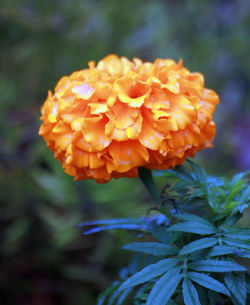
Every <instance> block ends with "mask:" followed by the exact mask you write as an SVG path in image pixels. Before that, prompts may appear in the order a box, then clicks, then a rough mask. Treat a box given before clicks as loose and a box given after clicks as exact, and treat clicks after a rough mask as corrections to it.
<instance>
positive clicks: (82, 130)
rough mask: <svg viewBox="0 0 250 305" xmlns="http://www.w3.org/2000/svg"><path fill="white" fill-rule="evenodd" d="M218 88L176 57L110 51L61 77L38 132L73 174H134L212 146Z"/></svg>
mask: <svg viewBox="0 0 250 305" xmlns="http://www.w3.org/2000/svg"><path fill="white" fill-rule="evenodd" d="M218 102H219V98H218V96H217V94H216V93H215V92H214V91H212V90H209V89H206V88H204V78H203V75H202V74H200V73H191V72H190V71H189V70H187V69H186V68H184V67H183V65H182V61H181V60H180V61H179V62H178V63H176V62H175V61H173V60H171V59H156V60H155V62H154V63H150V62H145V63H143V62H142V61H141V60H140V59H138V58H134V59H133V61H129V60H128V59H127V58H125V57H121V58H118V57H117V56H116V55H109V56H107V57H105V58H104V59H103V60H101V61H99V62H98V64H97V65H96V66H95V63H94V62H93V61H91V62H89V69H84V70H81V71H76V72H74V73H72V74H71V75H70V76H65V77H63V78H61V80H60V81H59V82H58V84H57V86H56V87H55V93H54V94H52V92H51V91H49V93H48V97H47V99H46V101H45V103H44V105H43V107H42V110H41V111H42V117H41V120H42V121H43V124H42V125H41V127H40V131H39V134H40V135H42V136H43V138H44V140H45V141H46V143H47V145H48V147H49V148H50V150H51V151H53V152H55V158H56V159H58V160H59V161H60V162H61V164H62V166H63V168H64V170H65V172H66V173H67V174H69V175H71V176H74V177H75V180H84V179H87V178H91V179H95V180H96V181H97V182H99V183H105V182H107V181H109V180H110V179H111V178H112V177H114V178H119V177H137V175H138V167H146V168H149V169H154V168H156V169H168V168H170V167H175V166H176V165H178V164H182V163H183V162H184V161H185V159H186V158H187V157H188V156H191V157H193V156H194V155H195V153H196V152H197V151H198V150H201V149H203V148H206V147H212V141H213V138H214V135H215V124H214V122H213V120H212V114H213V112H214V110H215V105H216V104H218Z"/></svg>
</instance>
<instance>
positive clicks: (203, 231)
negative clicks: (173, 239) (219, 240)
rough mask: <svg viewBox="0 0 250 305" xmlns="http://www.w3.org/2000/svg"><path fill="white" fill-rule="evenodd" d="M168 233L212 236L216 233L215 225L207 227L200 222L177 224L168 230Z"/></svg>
mask: <svg viewBox="0 0 250 305" xmlns="http://www.w3.org/2000/svg"><path fill="white" fill-rule="evenodd" d="M168 231H179V232H189V233H195V234H200V235H210V234H214V233H215V232H216V230H215V228H214V226H213V225H207V224H203V223H200V222H191V221H190V222H183V223H177V224H174V225H172V226H170V227H169V228H168Z"/></svg>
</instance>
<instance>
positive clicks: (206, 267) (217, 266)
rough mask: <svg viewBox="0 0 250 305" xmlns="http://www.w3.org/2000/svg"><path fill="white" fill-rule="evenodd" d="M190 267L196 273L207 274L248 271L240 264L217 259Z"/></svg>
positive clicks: (192, 264)
mask: <svg viewBox="0 0 250 305" xmlns="http://www.w3.org/2000/svg"><path fill="white" fill-rule="evenodd" d="M188 267H189V268H191V269H193V270H196V271H205V272H231V271H246V270H247V269H246V268H245V267H243V266H241V265H239V264H236V263H233V262H230V261H225V260H224V261H223V260H220V261H218V260H215V259H206V260H200V261H196V262H192V263H190V264H188Z"/></svg>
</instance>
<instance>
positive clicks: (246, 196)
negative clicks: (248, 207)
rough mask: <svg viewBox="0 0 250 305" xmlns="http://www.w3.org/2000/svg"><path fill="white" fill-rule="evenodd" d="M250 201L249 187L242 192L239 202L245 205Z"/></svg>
mask: <svg viewBox="0 0 250 305" xmlns="http://www.w3.org/2000/svg"><path fill="white" fill-rule="evenodd" d="M248 200H250V185H249V186H248V187H247V188H246V189H245V190H244V191H243V192H242V194H241V197H240V202H241V203H245V202H247V201H248Z"/></svg>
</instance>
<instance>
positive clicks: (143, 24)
mask: <svg viewBox="0 0 250 305" xmlns="http://www.w3.org/2000/svg"><path fill="white" fill-rule="evenodd" d="M249 37H250V1H247V0H246V1H244V0H238V1H236V0H225V1H222V0H220V1H219V0H217V1H212V0H203V1H198V0H197V1H194V0H186V1H182V0H178V1H176V0H172V1H171V0H169V1H167V0H165V1H163V0H162V1H157V0H156V1H153V0H148V1H143V0H137V1H132V0H127V1H119V0H106V1H97V0H60V1H59V0H54V1H51V0H36V1H35V0H33V1H32V0H30V1H29V0H22V1H17V0H11V1H9V0H1V1H0V58H1V62H0V64H1V68H0V170H1V174H0V209H1V210H0V228H1V231H0V240H1V243H0V300H1V301H0V302H1V304H2V305H5V304H6V305H12V304H19V305H52V304H53V305H68V304H70V305H80V304H82V305H92V304H95V299H96V296H97V294H98V293H99V292H100V291H101V290H102V289H104V288H105V287H107V285H108V284H109V283H110V282H111V281H112V280H113V279H115V277H116V276H117V273H118V270H119V269H120V268H121V267H122V266H124V265H126V263H127V261H128V259H129V255H128V254H127V253H125V251H121V250H120V247H121V246H122V245H123V244H124V243H125V242H127V241H128V240H133V238H134V236H133V235H130V234H127V233H124V232H113V233H111V234H108V233H102V234H96V235H93V236H82V235H81V234H80V231H78V230H76V229H75V228H74V226H75V225H76V224H77V223H79V222H81V221H83V220H90V219H99V218H107V217H126V216H135V217H138V216H140V215H143V214H144V213H145V211H146V206H147V201H148V199H149V198H148V194H147V193H145V192H144V190H143V188H142V186H141V184H140V183H139V181H137V180H135V179H131V180H129V179H120V180H118V181H111V182H109V183H108V184H106V185H98V184H96V183H95V182H93V181H84V182H74V181H73V180H72V178H71V177H68V176H66V175H65V174H64V172H63V171H62V169H61V167H60V165H59V164H58V162H57V161H55V160H54V158H53V156H52V154H51V153H50V152H49V150H48V149H47V147H46V145H45V143H44V141H43V140H42V138H40V137H38V135H37V132H38V128H39V124H40V122H39V116H40V107H41V105H42V103H43V101H44V100H45V98H46V95H47V91H48V90H49V89H52V88H54V86H55V85H56V83H57V81H58V80H59V79H60V78H61V77H62V76H63V75H68V74H70V73H71V72H73V71H74V70H79V69H82V68H85V67H87V62H88V61H89V60H92V59H94V60H99V59H101V58H102V57H104V56H105V55H107V54H109V53H117V54H118V55H120V56H122V55H124V56H127V57H129V58H132V57H140V58H142V59H143V60H154V59H155V58H157V57H162V58H173V59H175V60H178V59H179V58H183V60H184V65H185V66H186V67H187V68H189V69H190V70H192V71H200V72H202V73H203V74H204V75H205V77H206V86H207V87H209V88H213V89H214V90H216V91H217V92H218V93H219V95H220V98H221V102H220V105H219V106H218V108H217V111H216V114H215V121H216V124H217V135H216V140H215V148H214V149H213V150H207V151H204V152H201V153H199V154H198V157H197V159H198V162H199V163H200V164H203V165H204V166H205V168H206V169H207V171H208V172H209V173H210V174H218V175H226V176H231V175H232V174H233V173H235V172H237V171H241V170H246V169H249V168H250V149H249V148H250V101H249V97H250V56H249V53H250V39H249ZM114 258H115V259H114Z"/></svg>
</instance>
